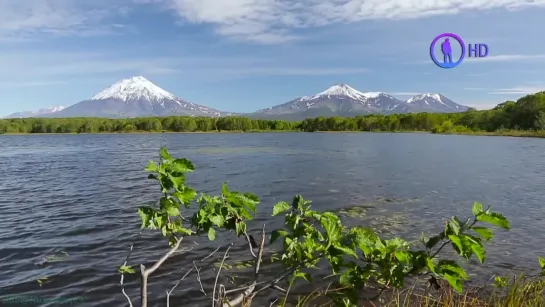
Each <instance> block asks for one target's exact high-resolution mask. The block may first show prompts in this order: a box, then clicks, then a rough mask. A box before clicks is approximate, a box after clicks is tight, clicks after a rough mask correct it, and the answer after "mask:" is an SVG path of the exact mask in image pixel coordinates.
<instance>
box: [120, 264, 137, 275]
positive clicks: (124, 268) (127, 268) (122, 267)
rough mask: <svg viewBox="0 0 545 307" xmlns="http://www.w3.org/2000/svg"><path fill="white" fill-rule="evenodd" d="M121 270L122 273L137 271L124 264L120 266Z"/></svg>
mask: <svg viewBox="0 0 545 307" xmlns="http://www.w3.org/2000/svg"><path fill="white" fill-rule="evenodd" d="M119 272H120V273H121V274H134V273H135V271H134V269H133V268H132V266H130V265H122V266H121V267H119Z"/></svg>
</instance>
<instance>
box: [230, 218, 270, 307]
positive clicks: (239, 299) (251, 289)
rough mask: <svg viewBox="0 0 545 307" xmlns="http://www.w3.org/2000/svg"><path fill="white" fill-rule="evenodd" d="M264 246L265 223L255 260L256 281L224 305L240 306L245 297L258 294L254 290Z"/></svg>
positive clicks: (250, 297)
mask: <svg viewBox="0 0 545 307" xmlns="http://www.w3.org/2000/svg"><path fill="white" fill-rule="evenodd" d="M264 246H265V225H263V229H262V231H261V244H260V246H259V252H258V253H257V259H256V260H255V264H254V282H253V283H252V284H251V285H250V286H249V287H248V289H246V291H244V292H243V293H241V294H239V295H238V296H237V297H236V298H234V299H233V300H230V301H228V302H226V303H224V304H222V306H223V307H234V306H238V305H239V304H240V303H242V302H243V301H244V300H245V299H248V298H249V299H250V300H251V299H252V298H253V297H254V296H255V295H256V294H257V293H254V290H255V287H256V284H257V281H258V277H259V268H260V264H261V260H262V258H263V249H264Z"/></svg>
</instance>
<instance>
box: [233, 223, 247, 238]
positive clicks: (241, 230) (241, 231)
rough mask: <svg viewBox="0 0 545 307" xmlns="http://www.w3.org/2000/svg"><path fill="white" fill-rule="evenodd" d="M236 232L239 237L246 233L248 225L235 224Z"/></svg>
mask: <svg viewBox="0 0 545 307" xmlns="http://www.w3.org/2000/svg"><path fill="white" fill-rule="evenodd" d="M235 231H236V232H237V235H239V236H240V235H242V234H244V233H245V232H246V224H245V223H244V222H237V223H236V224H235Z"/></svg>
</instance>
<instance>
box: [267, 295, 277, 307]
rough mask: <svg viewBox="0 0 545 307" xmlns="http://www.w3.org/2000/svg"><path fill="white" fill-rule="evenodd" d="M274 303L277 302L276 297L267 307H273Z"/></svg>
mask: <svg viewBox="0 0 545 307" xmlns="http://www.w3.org/2000/svg"><path fill="white" fill-rule="evenodd" d="M276 302H278V297H277V298H276V299H275V300H274V301H272V302H271V304H270V305H269V307H273V305H274V303H276Z"/></svg>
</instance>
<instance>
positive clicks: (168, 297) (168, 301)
mask: <svg viewBox="0 0 545 307" xmlns="http://www.w3.org/2000/svg"><path fill="white" fill-rule="evenodd" d="M191 271H193V267H191V268H190V269H189V270H188V271H187V273H185V275H184V276H182V278H180V280H178V282H177V283H176V284H175V285H174V287H172V288H171V289H170V291H167V307H169V306H170V294H171V293H172V291H174V289H176V287H178V285H179V284H180V283H181V282H182V280H184V279H185V278H186V277H187V275H189V273H191Z"/></svg>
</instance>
